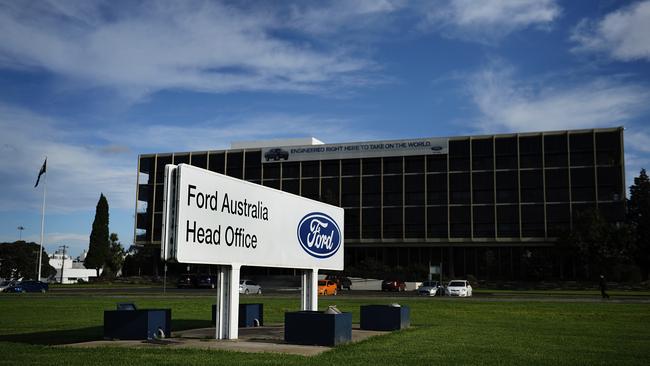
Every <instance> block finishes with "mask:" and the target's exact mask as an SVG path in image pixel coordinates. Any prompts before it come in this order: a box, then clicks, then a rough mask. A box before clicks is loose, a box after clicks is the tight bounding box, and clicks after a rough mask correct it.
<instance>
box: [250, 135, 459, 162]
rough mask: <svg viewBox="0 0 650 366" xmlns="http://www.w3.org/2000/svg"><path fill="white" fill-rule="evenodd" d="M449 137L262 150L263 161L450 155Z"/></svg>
mask: <svg viewBox="0 0 650 366" xmlns="http://www.w3.org/2000/svg"><path fill="white" fill-rule="evenodd" d="M447 142H448V140H447V139H446V138H428V139H413V140H393V141H371V142H353V143H346V144H325V145H306V146H283V147H268V148H264V149H262V162H264V163H267V162H275V161H305V160H325V159H352V158H374V157H382V156H412V155H433V154H447Z"/></svg>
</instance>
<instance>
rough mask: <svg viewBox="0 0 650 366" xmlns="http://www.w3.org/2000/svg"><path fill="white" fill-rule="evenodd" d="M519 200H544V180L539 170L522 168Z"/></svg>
mask: <svg viewBox="0 0 650 366" xmlns="http://www.w3.org/2000/svg"><path fill="white" fill-rule="evenodd" d="M520 175H521V202H544V191H543V189H542V188H543V186H544V182H543V180H542V171H541V170H522V171H521V172H520Z"/></svg>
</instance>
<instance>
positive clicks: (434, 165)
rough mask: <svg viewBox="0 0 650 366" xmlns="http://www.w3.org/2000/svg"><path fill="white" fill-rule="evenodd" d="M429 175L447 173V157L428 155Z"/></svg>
mask: <svg viewBox="0 0 650 366" xmlns="http://www.w3.org/2000/svg"><path fill="white" fill-rule="evenodd" d="M427 172H428V173H446V172H447V155H427Z"/></svg>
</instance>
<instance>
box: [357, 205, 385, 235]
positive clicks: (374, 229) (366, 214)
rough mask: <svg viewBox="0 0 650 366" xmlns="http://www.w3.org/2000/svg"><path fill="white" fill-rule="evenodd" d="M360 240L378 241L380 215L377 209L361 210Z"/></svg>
mask: <svg viewBox="0 0 650 366" xmlns="http://www.w3.org/2000/svg"><path fill="white" fill-rule="evenodd" d="M361 215H362V218H361V238H362V239H380V236H381V215H380V210H379V209H377V208H364V209H363V210H361Z"/></svg>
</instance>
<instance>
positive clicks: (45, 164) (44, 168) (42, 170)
mask: <svg viewBox="0 0 650 366" xmlns="http://www.w3.org/2000/svg"><path fill="white" fill-rule="evenodd" d="M46 170H47V158H45V161H44V162H43V166H42V167H41V171H40V172H38V178H36V184H34V188H36V187H38V182H39V181H40V180H41V175H43V174H45V171H46Z"/></svg>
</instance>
